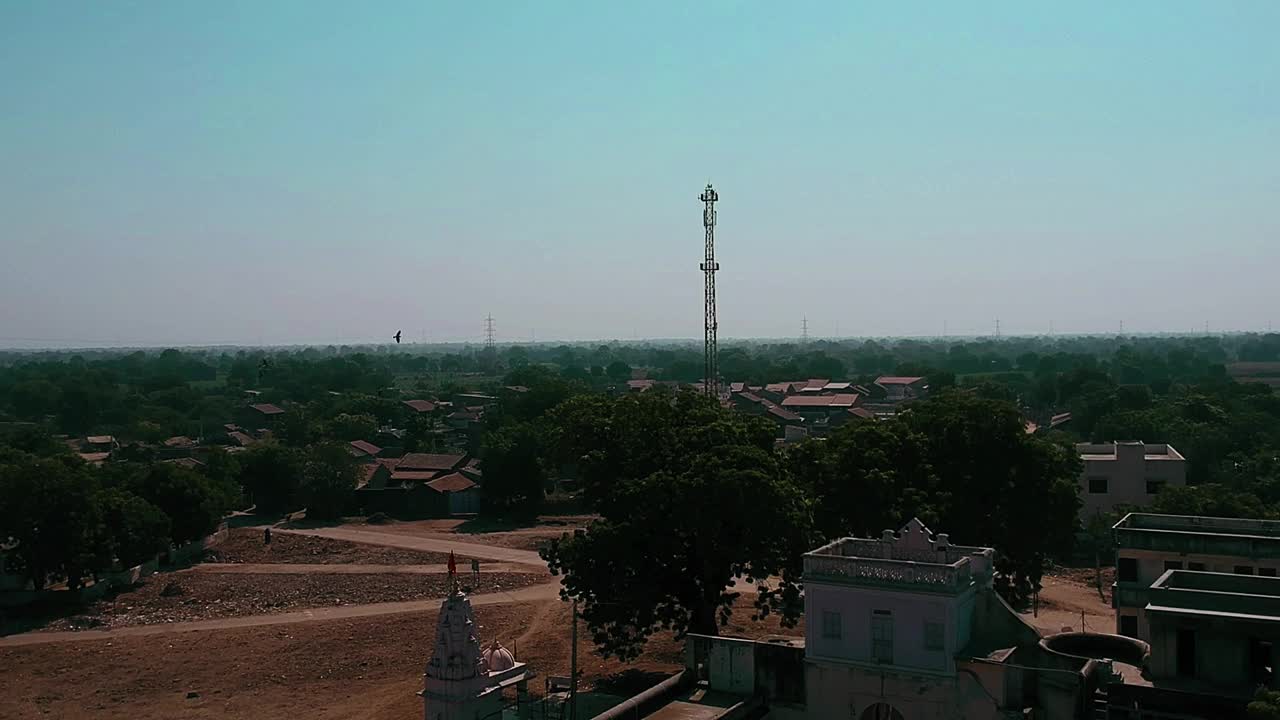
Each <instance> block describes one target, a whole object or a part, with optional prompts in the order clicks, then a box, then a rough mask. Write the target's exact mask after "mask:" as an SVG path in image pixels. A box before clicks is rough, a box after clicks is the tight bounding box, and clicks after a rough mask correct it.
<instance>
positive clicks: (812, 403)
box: [782, 395, 835, 407]
mask: <svg viewBox="0 0 1280 720" xmlns="http://www.w3.org/2000/svg"><path fill="white" fill-rule="evenodd" d="M834 399H835V396H834V395H791V396H790V397H785V398H783V399H782V405H783V407H826V406H828V405H830V404H831V401H832V400H834Z"/></svg>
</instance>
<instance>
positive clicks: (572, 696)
mask: <svg viewBox="0 0 1280 720" xmlns="http://www.w3.org/2000/svg"><path fill="white" fill-rule="evenodd" d="M571 648H572V649H571V650H570V651H569V720H578V599H577V598H574V599H573V640H572V641H571Z"/></svg>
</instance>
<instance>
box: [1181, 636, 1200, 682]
mask: <svg viewBox="0 0 1280 720" xmlns="http://www.w3.org/2000/svg"><path fill="white" fill-rule="evenodd" d="M1178 675H1180V676H1182V677H1195V676H1196V631H1195V630H1187V629H1180V630H1178Z"/></svg>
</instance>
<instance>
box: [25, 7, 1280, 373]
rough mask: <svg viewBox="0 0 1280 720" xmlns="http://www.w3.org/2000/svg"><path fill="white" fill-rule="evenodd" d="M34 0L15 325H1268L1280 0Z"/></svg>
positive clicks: (101, 331) (545, 333)
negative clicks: (711, 306)
mask: <svg viewBox="0 0 1280 720" xmlns="http://www.w3.org/2000/svg"><path fill="white" fill-rule="evenodd" d="M428 5H429V4H425V3H411V2H388V3H381V4H378V5H377V6H376V11H372V10H370V9H369V8H367V7H364V6H352V5H349V4H341V3H324V2H306V3H303V2H285V1H283V0H282V1H281V2H273V3H253V2H223V3H216V4H212V3H211V4H196V3H159V2H142V3H132V4H127V5H126V4H123V3H99V4H94V3H60V4H59V3H17V2H15V3H8V4H5V5H3V6H0V89H2V90H3V94H2V95H0V97H3V99H4V100H3V101H4V107H5V112H2V113H0V252H2V255H3V262H0V347H4V348H35V347H52V348H71V347H86V348H89V347H105V346H117V347H119V346H146V347H166V346H209V345H272V346H280V345H298V344H312V345H328V344H334V345H339V344H360V343H380V342H388V341H390V336H391V335H392V334H393V333H394V332H395V331H396V330H403V331H404V336H405V339H406V341H419V340H423V339H425V340H426V341H428V342H446V341H453V342H459V341H460V342H471V343H476V342H481V341H482V340H483V337H484V318H485V316H486V315H487V314H489V313H492V315H493V316H494V318H495V323H496V330H497V338H498V341H499V343H500V344H509V343H524V342H528V341H530V340H531V339H532V340H536V341H539V342H541V341H544V340H545V341H548V342H550V341H579V340H583V341H586V340H600V339H607V338H615V339H619V340H626V341H630V340H633V339H641V338H661V339H670V340H678V339H684V338H688V339H694V340H696V339H700V337H701V333H702V329H701V328H702V274H701V273H700V272H699V270H698V263H699V262H700V259H701V254H702V240H703V238H702V227H701V208H700V203H699V202H698V200H697V198H696V196H697V193H698V192H699V191H700V190H701V188H702V186H703V185H704V184H705V183H706V182H707V181H708V180H710V181H711V182H713V183H714V184H715V186H716V188H717V190H718V191H719V193H720V197H721V202H720V204H719V210H720V212H719V226H718V228H717V231H718V232H717V255H718V259H719V261H720V264H721V268H722V270H721V272H720V273H719V275H718V284H719V291H720V292H719V312H720V333H721V337H722V338H725V339H726V340H732V339H744V340H745V339H749V338H753V337H764V338H777V339H785V338H793V337H796V336H798V335H799V334H800V324H801V319H802V318H804V317H807V318H808V325H809V334H810V336H811V337H813V338H824V337H831V336H838V337H845V338H862V337H889V336H893V337H910V336H916V337H929V336H938V335H943V334H946V335H948V336H956V337H958V336H962V335H976V336H982V335H990V334H992V333H993V332H994V329H995V328H994V324H995V320H996V318H999V320H1000V328H1001V332H1002V334H1004V335H1007V336H1013V335H1039V334H1047V333H1049V332H1050V331H1052V332H1053V334H1056V335H1071V334H1096V333H1113V332H1118V331H1119V330H1120V323H1121V322H1123V324H1124V325H1123V329H1124V332H1125V333H1126V334H1145V333H1185V332H1191V331H1196V332H1202V331H1203V328H1204V327H1205V323H1208V327H1209V330H1210V332H1212V333H1214V334H1220V333H1223V332H1230V331H1257V332H1261V331H1266V330H1267V329H1268V328H1269V325H1270V323H1271V322H1272V321H1273V320H1280V318H1273V317H1272V313H1273V312H1275V311H1274V310H1272V308H1275V307H1276V306H1277V304H1280V286H1278V285H1277V283H1276V282H1275V279H1274V275H1275V268H1276V267H1277V266H1278V263H1280V242H1277V238H1280V207H1278V206H1277V203H1276V201H1275V198H1277V197H1280V165H1278V164H1277V163H1276V162H1275V158H1277V157H1280V93H1278V92H1277V89H1280V88H1278V87H1277V80H1280V46H1277V45H1276V43H1275V42H1274V37H1273V34H1274V28H1275V27H1277V26H1278V25H1280V4H1276V3H1272V2H1253V3H1232V4H1226V3H1221V4H1219V3H1210V2H1204V3H1190V2H1187V3H1163V2H1134V3H1127V4H1124V5H1122V6H1116V5H1114V4H1109V3H1100V2H1085V3H1073V4H1070V5H1069V6H1062V7H1032V6H1026V5H1025V4H1020V3H1012V2H1010V3H994V4H990V5H983V6H980V7H971V6H954V7H948V6H943V7H923V8H906V7H871V8H857V7H850V6H848V5H846V4H833V5H830V6H826V7H823V8H822V9H813V8H808V9H806V10H805V11H803V12H801V11H799V10H797V9H795V8H789V7H775V6H769V5H763V4H761V5H746V4H741V3H730V2H723V3H714V2H712V3H698V4H696V5H692V6H686V5H683V4H671V3H656V4H652V5H647V6H645V7H637V8H630V7H624V6H614V5H612V4H605V5H601V4H573V5H570V4H563V5H558V6H543V5H527V6H516V5H510V6H508V5H502V6H498V7H491V8H487V7H481V6H470V5H458V6H450V5H440V6H437V7H429V6H428Z"/></svg>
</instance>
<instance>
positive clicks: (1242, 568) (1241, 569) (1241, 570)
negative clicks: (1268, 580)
mask: <svg viewBox="0 0 1280 720" xmlns="http://www.w3.org/2000/svg"><path fill="white" fill-rule="evenodd" d="M1234 572H1235V574H1237V575H1252V574H1253V568H1252V567H1250V566H1248V565H1237V566H1236V569H1235V571H1234Z"/></svg>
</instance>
